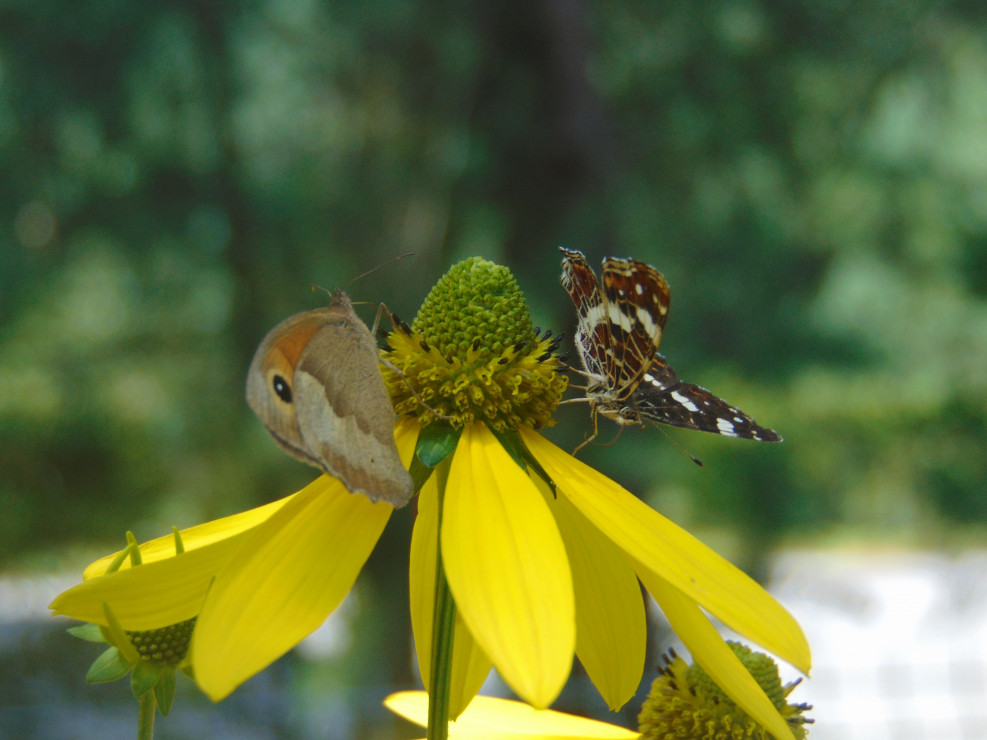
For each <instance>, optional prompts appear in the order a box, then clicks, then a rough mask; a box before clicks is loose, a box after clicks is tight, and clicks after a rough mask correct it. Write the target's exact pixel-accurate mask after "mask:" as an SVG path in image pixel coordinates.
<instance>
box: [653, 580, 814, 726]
mask: <svg viewBox="0 0 987 740" xmlns="http://www.w3.org/2000/svg"><path fill="white" fill-rule="evenodd" d="M641 578H642V581H643V583H644V585H645V588H647V589H648V591H649V592H650V593H651V595H652V596H654V597H655V599H656V600H657V601H658V604H659V605H660V606H661V609H662V612H664V614H665V616H666V617H667V618H668V622H669V624H671V625H672V629H673V630H675V634H677V635H678V636H679V637H680V638H681V639H682V642H684V643H685V646H686V647H687V648H688V649H689V652H690V653H692V659H693V660H694V661H695V662H697V663H698V664H699V665H700V666H702V668H703V670H704V671H706V673H708V674H709V677H710V678H712V679H713V681H715V682H716V685H717V686H719V687H720V688H721V689H722V690H723V692H724V693H725V694H726V695H727V696H729V697H730V698H731V699H733V701H734V702H735V703H736V704H737V706H738V707H740V708H741V709H743V710H744V711H745V712H747V714H749V715H750V716H751V717H752V718H753V719H754V720H755V721H757V722H758V723H759V724H760V725H761V726H762V727H764V728H765V729H766V730H768V732H770V733H771V734H772V735H773V736H774V737H775V738H778V740H781V739H782V738H791V739H792V740H794V738H795V736H794V735H793V734H792V731H791V728H789V726H788V723H787V722H786V721H785V719H784V717H782V716H781V713H780V712H779V711H778V710H777V709H776V708H775V706H774V704H772V703H771V700H770V699H769V698H768V696H767V694H765V693H764V691H763V690H762V689H761V687H760V686H758V683H757V681H756V680H754V677H753V676H752V675H751V674H750V673H749V672H748V670H747V669H746V668H745V667H744V665H743V663H741V662H740V659H739V658H737V656H736V655H734V653H733V651H732V650H731V649H730V648H729V647H728V646H727V644H726V643H725V642H724V641H723V639H722V638H721V637H720V635H719V633H718V632H717V631H716V628H715V627H714V626H713V625H712V624H711V623H710V621H709V619H707V617H706V615H705V614H703V613H702V610H700V609H699V607H698V606H696V603H695V602H694V601H692V600H691V599H689V598H688V597H686V596H684V595H683V594H682V592H681V591H679V590H678V589H676V588H675V587H673V586H671V585H669V584H668V583H667V582H666V581H663V580H662V579H661V578H658V577H656V576H654V575H653V574H651V573H649V572H647V571H641Z"/></svg>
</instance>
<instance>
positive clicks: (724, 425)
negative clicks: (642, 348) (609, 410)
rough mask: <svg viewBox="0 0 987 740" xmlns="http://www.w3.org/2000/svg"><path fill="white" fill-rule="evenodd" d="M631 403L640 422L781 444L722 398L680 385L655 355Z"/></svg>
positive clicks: (775, 433) (769, 431) (672, 373)
mask: <svg viewBox="0 0 987 740" xmlns="http://www.w3.org/2000/svg"><path fill="white" fill-rule="evenodd" d="M632 402H633V405H634V408H635V409H636V411H637V412H638V414H639V415H640V417H641V418H642V419H645V420H647V421H651V422H654V423H657V424H668V425H669V426H673V427H682V428H684V429H696V430H698V431H700V432H712V433H713V434H722V435H724V436H726V437H740V438H742V439H754V440H757V441H758V442H781V436H780V435H779V434H778V432H776V431H774V430H773V429H766V428H765V427H762V426H759V425H758V424H757V422H755V421H754V420H753V419H752V418H751V417H749V416H748V415H747V414H745V413H744V412H743V411H741V410H740V409H738V408H736V407H735V406H731V405H730V404H728V403H727V402H726V401H724V400H723V399H722V398H719V397H717V396H714V395H713V394H712V393H710V392H709V391H708V390H706V389H705V388H702V387H700V386H698V385H692V384H691V383H683V382H682V381H681V380H679V378H678V376H677V375H676V374H675V371H674V370H672V368H670V367H669V366H668V363H667V362H666V361H665V358H664V357H662V356H661V355H660V354H657V353H656V354H655V357H654V361H653V362H652V363H651V367H650V369H649V370H648V372H647V373H645V375H644V378H643V382H642V383H641V385H640V386H638V389H637V392H636V393H635V394H634V397H633V398H632Z"/></svg>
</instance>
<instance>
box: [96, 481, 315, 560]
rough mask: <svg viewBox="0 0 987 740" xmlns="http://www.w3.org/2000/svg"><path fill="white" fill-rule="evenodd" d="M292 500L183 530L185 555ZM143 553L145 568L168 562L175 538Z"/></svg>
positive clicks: (250, 524)
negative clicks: (156, 563)
mask: <svg viewBox="0 0 987 740" xmlns="http://www.w3.org/2000/svg"><path fill="white" fill-rule="evenodd" d="M319 480H320V479H316V481H315V482H314V483H313V485H314V484H318V483H319ZM320 485H324V484H320ZM293 495H297V494H293ZM291 498H292V497H291V496H287V497H286V498H283V499H280V500H279V501H273V502H271V503H269V504H265V505H264V506H258V507H257V508H255V509H250V510H249V511H244V512H241V513H239V514H233V515H232V516H227V517H223V518H222V519H216V520H214V521H211V522H206V523H205V524H199V525H197V526H195V527H189V528H188V529H183V530H182V531H181V536H182V544H183V545H184V547H185V552H190V551H192V550H196V549H198V548H201V547H206V546H207V545H212V544H214V543H217V542H220V541H222V540H225V539H229V538H230V537H234V536H236V535H238V534H240V533H242V532H245V531H247V530H250V529H253V528H254V527H256V526H258V525H260V524H262V523H263V522H265V521H267V519H269V518H270V516H271V515H272V514H274V512H275V511H277V510H278V509H280V508H281V507H282V506H284V505H285V504H286V503H287V502H288V501H290V500H291ZM140 551H141V562H142V563H143V564H144V565H147V564H148V563H153V562H155V561H158V560H165V559H167V558H170V557H174V555H175V538H174V536H173V535H170V534H169V535H165V536H164V537H158V538H157V539H154V540H150V541H149V542H145V543H144V544H143V545H141V546H140ZM114 558H116V553H114V554H113V555H107V556H106V557H105V558H100V559H99V560H97V561H96V562H95V563H92V564H91V565H90V566H89V567H88V568H86V570H85V573H83V576H82V577H83V578H84V579H89V578H95V577H96V576H100V575H103V574H104V573H105V572H106V568H107V567H108V566H109V565H110V563H112V562H113V560H114ZM129 567H131V561H130V558H127V559H126V560H124V561H123V563H122V564H121V565H120V569H121V570H124V569H126V568H129Z"/></svg>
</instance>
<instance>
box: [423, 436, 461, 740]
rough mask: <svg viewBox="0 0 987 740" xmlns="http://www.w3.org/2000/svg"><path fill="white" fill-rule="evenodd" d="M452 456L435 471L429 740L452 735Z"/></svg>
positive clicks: (454, 618)
mask: <svg viewBox="0 0 987 740" xmlns="http://www.w3.org/2000/svg"><path fill="white" fill-rule="evenodd" d="M451 457H452V456H451V455H450V456H449V457H447V458H446V459H445V460H443V461H442V462H441V463H439V465H438V467H437V468H436V469H435V479H436V483H437V484H438V489H439V502H438V503H439V512H438V520H439V526H438V530H437V531H438V536H439V542H438V543H436V545H437V546H436V550H435V605H434V608H433V611H432V660H431V666H432V668H431V677H430V680H429V687H428V740H446V738H447V737H448V735H449V689H450V684H451V677H452V642H453V630H454V629H455V626H456V602H455V601H454V600H453V598H452V592H451V591H449V583H448V582H447V581H446V576H445V569H444V568H443V567H442V542H441V538H442V503H443V500H444V499H445V490H446V481H447V480H448V479H449V467H450V463H451Z"/></svg>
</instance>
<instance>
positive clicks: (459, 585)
mask: <svg viewBox="0 0 987 740" xmlns="http://www.w3.org/2000/svg"><path fill="white" fill-rule="evenodd" d="M454 455H455V456H454V457H453V461H452V465H451V469H450V471H449V481H448V487H447V490H446V494H445V507H444V514H443V525H442V533H441V542H442V560H443V564H444V566H445V570H446V576H447V578H448V580H449V587H450V589H451V590H452V593H453V596H454V597H455V599H456V605H457V607H458V608H459V611H460V613H461V614H462V615H463V621H465V622H466V624H467V625H468V627H469V629H470V631H471V632H472V633H473V637H474V638H476V641H477V642H478V643H479V644H480V646H481V647H482V648H483V650H484V652H485V653H486V654H487V655H488V656H489V657H490V659H491V660H492V661H493V664H494V665H495V666H496V667H497V670H498V672H499V673H500V675H501V676H502V677H503V678H504V680H505V681H507V683H508V684H509V685H510V686H511V688H513V689H514V690H515V691H516V692H517V693H518V694H519V695H520V696H521V697H522V698H524V699H525V700H526V701H529V702H531V703H532V704H534V705H535V706H539V707H545V706H547V705H548V704H550V703H551V702H552V701H553V700H554V699H555V697H557V696H558V695H559V692H560V691H561V690H562V686H563V685H564V684H565V680H566V678H567V676H568V675H569V671H570V669H571V667H572V656H573V651H574V649H575V643H576V617H575V606H574V597H573V590H572V575H571V573H570V571H569V563H568V559H567V557H566V552H565V546H564V545H563V543H562V537H561V535H560V534H559V530H558V527H557V526H556V524H555V520H554V519H553V518H552V514H551V512H550V511H549V509H548V505H547V504H546V503H545V500H544V499H543V498H542V495H541V494H540V493H539V492H538V489H537V488H536V487H535V485H534V484H533V483H532V482H531V481H530V480H529V479H528V476H527V475H526V474H525V472H524V471H522V470H521V468H520V467H518V465H517V464H516V463H515V462H514V461H513V460H512V459H511V457H510V456H509V455H508V453H507V452H506V451H505V450H504V449H503V448H502V447H501V446H500V444H499V443H498V442H497V440H496V438H495V437H494V436H493V434H491V433H490V431H489V430H488V429H487V428H486V427H485V426H484V425H482V424H472V425H469V426H467V427H466V428H465V429H464V430H463V436H462V438H461V439H460V441H459V446H458V448H457V449H456V452H455V453H454Z"/></svg>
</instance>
